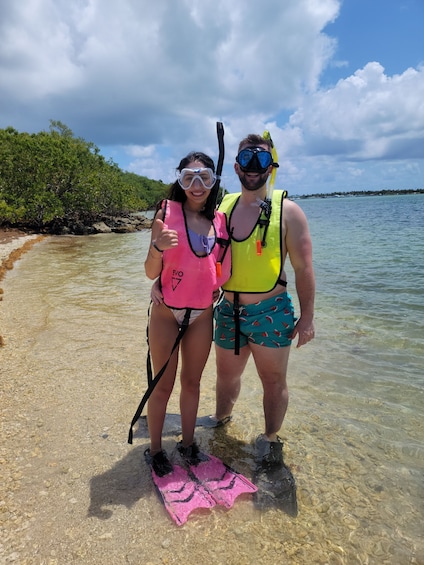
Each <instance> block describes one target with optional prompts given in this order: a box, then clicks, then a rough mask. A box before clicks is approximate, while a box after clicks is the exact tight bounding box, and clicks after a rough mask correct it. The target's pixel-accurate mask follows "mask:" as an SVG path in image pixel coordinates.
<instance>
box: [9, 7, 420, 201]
mask: <svg viewBox="0 0 424 565" xmlns="http://www.w3.org/2000/svg"><path fill="white" fill-rule="evenodd" d="M422 22H424V0H344V1H343V0H285V1H284V2H282V1H281V0H261V2H258V1H257V0H243V1H240V2H232V3H229V2H228V1H227V0H178V1H174V0H156V2H155V3H151V2H148V1H147V0H120V2H119V3H118V2H116V1H114V0H76V1H74V2H69V1H68V0H20V1H19V2H5V1H1V2H0V33H1V37H2V42H1V44H0V128H4V127H7V126H12V127H14V128H15V129H17V130H18V131H28V132H37V131H41V130H48V129H49V125H50V120H51V119H52V120H59V121H61V122H63V123H65V124H66V125H67V126H68V127H69V128H71V129H72V131H73V132H74V134H75V135H77V136H81V137H83V138H84V139H86V140H87V141H92V142H93V143H95V144H96V145H97V146H98V147H99V148H100V150H101V153H102V154H103V155H104V156H105V157H106V158H107V159H109V158H111V159H112V160H113V161H114V162H116V163H117V164H118V165H119V166H120V167H121V168H123V169H124V170H129V171H133V172H136V173H138V174H141V175H145V176H147V177H150V178H155V179H161V180H163V181H164V182H171V181H172V180H173V179H174V178H175V167H176V166H177V165H178V162H179V160H180V159H181V157H183V156H184V155H185V154H187V153H188V152H189V151H191V150H193V149H197V150H203V151H205V152H206V153H209V154H210V155H211V156H212V157H213V158H215V159H216V157H217V142H216V134H215V132H216V129H215V126H216V121H218V120H219V121H222V122H223V123H224V127H225V144H226V159H225V166H224V172H223V181H222V184H223V185H224V186H225V187H226V188H227V189H228V190H230V191H231V192H234V191H237V190H238V189H239V185H238V179H237V177H236V176H235V174H234V171H233V163H234V157H235V155H236V152H237V145H238V142H239V140H240V139H242V138H243V137H244V136H245V135H246V134H248V133H251V132H258V133H262V132H263V131H264V130H265V129H269V131H270V132H271V135H272V137H273V140H274V143H275V145H276V148H277V151H278V155H279V162H280V168H279V169H278V174H277V180H276V188H285V189H287V190H288V192H289V194H292V195H300V194H313V193H329V192H335V191H349V190H380V189H411V188H424V102H423V101H424V38H423V33H422V25H423V24H422Z"/></svg>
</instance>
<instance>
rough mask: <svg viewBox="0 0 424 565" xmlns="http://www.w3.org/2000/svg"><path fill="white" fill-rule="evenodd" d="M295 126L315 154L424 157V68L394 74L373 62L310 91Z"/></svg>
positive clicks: (295, 116) (293, 119)
mask: <svg viewBox="0 0 424 565" xmlns="http://www.w3.org/2000/svg"><path fill="white" fill-rule="evenodd" d="M290 128H293V129H295V131H296V132H298V131H299V129H300V130H301V131H302V132H303V150H304V151H305V153H307V154H310V155H324V154H334V155H349V157H350V158H351V159H358V160H369V159H383V158H390V159H396V158H398V159H402V158H406V157H408V156H411V154H412V156H414V157H416V158H424V144H423V143H422V141H423V138H424V68H420V69H418V70H416V69H407V70H406V71H405V72H404V73H403V74H401V75H395V76H393V77H389V76H387V75H386V74H385V73H384V69H383V67H382V66H381V65H380V64H379V63H375V62H373V63H368V64H367V65H366V66H365V67H364V68H363V69H359V70H358V71H356V72H355V74H354V75H352V76H350V77H347V78H346V79H343V80H340V81H339V82H338V83H337V85H336V86H335V87H334V88H332V89H328V90H325V91H321V90H318V91H316V92H315V93H313V94H311V95H309V96H307V97H306V98H305V100H304V103H303V104H302V106H301V107H300V108H299V109H298V110H297V111H296V112H295V113H294V114H293V115H292V116H291V119H290ZM413 145H416V147H415V149H414V148H413ZM298 149H299V145H298V146H297V147H296V150H298Z"/></svg>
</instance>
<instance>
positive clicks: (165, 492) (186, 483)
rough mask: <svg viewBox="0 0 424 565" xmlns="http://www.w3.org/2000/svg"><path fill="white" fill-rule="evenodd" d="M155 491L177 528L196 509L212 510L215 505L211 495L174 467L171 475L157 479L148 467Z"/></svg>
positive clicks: (182, 470) (185, 472) (182, 471)
mask: <svg viewBox="0 0 424 565" xmlns="http://www.w3.org/2000/svg"><path fill="white" fill-rule="evenodd" d="M150 470H151V473H152V479H153V482H154V484H155V487H156V490H157V492H158V494H159V497H160V498H161V500H162V502H163V504H164V506H165V508H166V510H167V511H168V513H169V515H170V516H171V518H172V519H173V520H174V522H175V523H176V524H177V525H178V526H182V525H183V524H185V523H186V522H187V519H188V517H189V515H190V514H191V513H192V512H193V510H196V509H197V508H213V507H214V506H215V505H216V501H215V499H214V497H212V495H211V493H210V492H209V491H208V490H207V489H206V488H205V487H204V486H203V485H201V484H200V483H198V482H197V481H193V480H192V478H191V477H190V476H189V474H188V472H187V471H186V470H185V469H183V468H182V467H180V466H179V465H174V469H173V471H172V472H171V473H167V474H166V475H164V476H163V477H159V476H158V475H156V473H155V472H154V471H153V469H152V468H151V467H150Z"/></svg>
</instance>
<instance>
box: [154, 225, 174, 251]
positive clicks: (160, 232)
mask: <svg viewBox="0 0 424 565" xmlns="http://www.w3.org/2000/svg"><path fill="white" fill-rule="evenodd" d="M153 241H154V242H155V243H156V246H157V247H158V248H159V249H160V250H161V251H165V249H171V248H172V247H177V245H178V232H177V231H176V230H170V229H168V226H167V225H166V224H164V223H163V222H162V220H160V219H159V218H157V219H156V220H155V221H154V222H153V226H152V242H153Z"/></svg>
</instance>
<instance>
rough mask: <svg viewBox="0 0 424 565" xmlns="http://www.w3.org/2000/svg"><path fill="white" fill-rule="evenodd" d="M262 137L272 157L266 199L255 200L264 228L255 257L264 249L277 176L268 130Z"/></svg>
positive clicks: (275, 154)
mask: <svg viewBox="0 0 424 565" xmlns="http://www.w3.org/2000/svg"><path fill="white" fill-rule="evenodd" d="M262 137H263V138H264V139H266V140H267V141H269V142H270V144H271V155H272V172H271V176H270V179H269V182H268V186H267V188H266V197H265V200H261V199H260V198H257V201H258V204H259V207H260V208H261V209H262V211H263V213H264V215H265V218H263V219H262V218H259V225H261V226H264V231H263V235H262V240H261V241H259V240H258V241H257V242H256V253H257V255H262V248H263V247H266V234H267V231H268V226H269V221H270V218H271V212H272V194H273V192H274V184H275V176H276V174H277V168H278V166H279V165H278V155H277V150H276V149H275V147H274V143H273V141H272V138H271V134H270V133H269V131H268V130H265V131H264V133H263V135H262Z"/></svg>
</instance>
